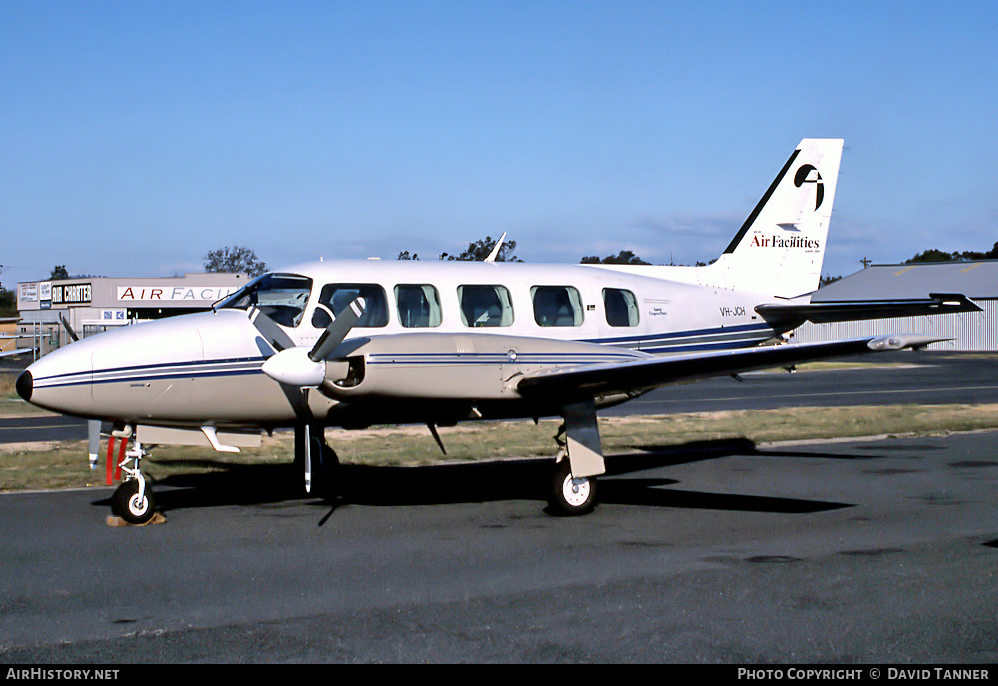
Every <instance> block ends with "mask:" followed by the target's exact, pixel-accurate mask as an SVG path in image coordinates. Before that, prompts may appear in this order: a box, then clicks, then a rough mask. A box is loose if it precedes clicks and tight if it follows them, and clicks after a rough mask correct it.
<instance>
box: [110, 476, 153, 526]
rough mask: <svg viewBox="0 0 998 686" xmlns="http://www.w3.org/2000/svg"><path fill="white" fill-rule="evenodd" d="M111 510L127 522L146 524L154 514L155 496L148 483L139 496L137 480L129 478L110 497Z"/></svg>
mask: <svg viewBox="0 0 998 686" xmlns="http://www.w3.org/2000/svg"><path fill="white" fill-rule="evenodd" d="M111 511H112V512H114V514H116V515H117V516H119V517H121V518H122V519H124V520H125V521H126V522H128V523H129V524H146V523H147V522H149V520H151V519H152V518H153V515H155V514H156V498H155V496H153V492H152V489H151V488H149V484H148V483H147V484H146V487H145V490H144V492H143V494H142V497H141V498H140V497H139V482H138V480H137V479H129V480H128V481H126V482H124V483H123V484H121V485H120V486H118V488H117V489H116V490H115V492H114V495H113V496H112V497H111Z"/></svg>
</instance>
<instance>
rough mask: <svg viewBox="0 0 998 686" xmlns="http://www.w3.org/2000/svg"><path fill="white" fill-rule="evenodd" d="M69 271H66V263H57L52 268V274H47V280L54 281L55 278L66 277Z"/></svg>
mask: <svg viewBox="0 0 998 686" xmlns="http://www.w3.org/2000/svg"><path fill="white" fill-rule="evenodd" d="M68 278H69V272H68V271H66V265H64V264H57V265H56V266H55V267H53V269H52V274H50V275H49V281H55V280H56V279H68Z"/></svg>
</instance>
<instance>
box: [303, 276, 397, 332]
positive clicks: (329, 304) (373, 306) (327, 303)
mask: <svg viewBox="0 0 998 686" xmlns="http://www.w3.org/2000/svg"><path fill="white" fill-rule="evenodd" d="M357 298H363V299H364V314H363V315H361V317H360V319H358V320H357V324H356V325H357V326H361V327H368V328H376V327H381V326H388V297H387V296H386V295H385V289H384V288H382V287H381V286H379V285H378V284H376V283H335V284H334V283H330V284H326V285H325V286H323V287H322V292H321V293H319V302H318V304H316V306H315V312H314V313H313V314H312V326H314V327H315V328H317V329H324V328H326V327H327V326H329V325H330V324H331V323H332V321H333V318H334V317H338V316H339V315H340V313H341V312H343V310H345V309H346V308H347V307H349V306H350V303H352V302H353V301H354V300H356V299H357ZM330 315H332V316H330Z"/></svg>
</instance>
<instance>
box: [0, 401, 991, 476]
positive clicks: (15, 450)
mask: <svg viewBox="0 0 998 686" xmlns="http://www.w3.org/2000/svg"><path fill="white" fill-rule="evenodd" d="M559 424H560V421H559V420H554V419H552V420H542V421H541V422H539V423H538V424H536V425H535V424H534V423H533V422H531V421H507V422H480V423H468V424H461V425H458V426H456V427H441V428H440V429H439V431H440V436H441V439H442V440H443V443H444V446H445V447H446V448H447V454H446V455H442V454H441V453H440V449H439V448H438V447H437V445H436V442H435V441H434V440H433V438H432V437H431V436H430V434H429V431H428V430H427V429H426V428H425V427H376V428H372V429H365V430H360V431H346V430H342V429H327V431H326V440H327V442H328V443H329V445H331V446H332V447H333V448H334V449H335V450H336V452H337V454H338V455H339V457H340V461H341V462H344V463H348V464H358V465H370V466H418V465H428V464H438V463H441V462H445V461H478V460H496V459H503V458H513V457H534V456H554V454H555V452H556V446H555V443H554V440H553V436H554V435H555V433H556V432H557V430H558V426H559ZM599 424H600V434H601V437H602V441H603V449H604V451H605V452H606V453H607V454H608V455H610V454H612V453H621V452H631V451H639V450H654V449H656V448H664V447H670V446H678V445H684V444H688V443H694V442H700V441H713V440H727V439H748V440H750V441H752V442H754V443H756V444H759V443H771V442H777V441H788V440H807V439H833V438H851V437H861V436H880V435H911V434H914V435H925V434H938V433H947V432H960V431H975V430H986V429H998V404H986V405H956V404H954V405H890V406H876V407H864V406H860V407H827V408H812V407H808V408H788V409H780V410H739V411H723V412H692V413H682V414H671V415H645V416H633V417H604V418H600V420H599ZM103 450H106V444H105V445H104V447H103ZM86 453H87V446H86V442H85V441H67V442H59V443H55V442H53V443H32V444H11V445H7V446H0V491H17V490H28V489H31V490H34V489H53V488H69V487H74V488H79V487H87V486H101V485H103V478H104V471H103V457H104V456H103V454H102V456H101V467H100V468H99V469H97V470H95V471H91V470H90V469H89V468H88V467H87V458H86ZM293 454H294V442H293V440H292V437H291V434H290V433H279V434H275V435H274V436H273V437H265V438H264V442H263V445H262V446H261V447H260V448H253V449H244V450H243V451H242V452H240V453H238V454H223V453H215V452H213V451H212V450H211V449H207V448H196V447H182V446H160V447H154V448H153V449H152V451H151V455H150V457H149V459H147V460H145V461H143V471H144V473H146V474H147V475H148V476H149V477H151V478H152V479H153V480H163V479H166V478H168V477H170V476H174V475H185V474H200V473H207V472H212V471H226V470H230V469H232V468H234V467H236V466H238V465H254V464H281V463H290V462H292V460H293ZM611 459H612V458H611Z"/></svg>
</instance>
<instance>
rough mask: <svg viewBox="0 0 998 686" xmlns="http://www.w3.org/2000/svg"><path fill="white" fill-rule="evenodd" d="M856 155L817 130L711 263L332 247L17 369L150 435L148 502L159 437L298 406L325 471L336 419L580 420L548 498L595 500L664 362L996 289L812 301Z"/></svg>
mask: <svg viewBox="0 0 998 686" xmlns="http://www.w3.org/2000/svg"><path fill="white" fill-rule="evenodd" d="M841 156H842V141H841V140H817V139H806V140H804V141H802V142H801V144H800V146H799V147H798V148H797V150H796V151H794V153H793V155H791V157H790V159H789V160H788V161H787V163H786V164H785V165H784V167H783V169H781V170H780V172H779V174H778V175H777V177H776V180H775V181H774V182H773V183H772V185H771V186H770V187H769V189H768V190H767V192H766V194H765V195H764V196H763V198H762V200H761V201H760V202H759V204H758V206H757V207H756V208H755V210H754V211H753V212H752V214H751V215H750V216H749V218H748V220H747V221H746V222H745V224H744V225H743V226H742V227H741V230H740V231H738V234H737V235H736V236H735V237H734V239H733V240H732V241H731V244H730V245H729V246H728V248H727V249H726V250H725V251H724V254H722V255H721V256H720V257H719V258H718V259H717V260H716V261H715V262H714V263H713V264H711V265H709V266H705V267H664V266H641V267H610V266H605V265H530V264H519V263H517V264H511V263H496V262H494V261H491V260H487V261H485V262H477V263H471V262H440V261H433V262H418V261H413V262H408V261H393V262H378V261H358V262H318V263H313V264H307V265H302V266H299V267H296V268H293V269H289V270H287V271H281V272H274V273H269V274H266V275H264V276H262V277H260V278H258V279H256V280H254V281H252V282H250V283H249V284H247V285H246V287H245V288H243V289H242V290H241V291H239V292H237V293H235V294H234V295H232V296H231V297H229V298H228V299H226V300H224V301H223V302H221V303H220V304H218V305H217V306H216V307H215V308H213V311H211V312H205V313H200V314H193V315H184V316H177V317H171V318H167V319H161V320H157V321H152V322H147V323H142V324H138V325H135V326H128V327H124V328H122V329H120V330H116V331H111V332H107V333H102V334H100V335H98V336H94V337H91V338H86V339H84V340H81V341H78V342H75V343H72V344H70V345H68V346H66V347H64V348H62V349H60V350H57V351H55V352H53V353H51V354H49V355H47V356H46V357H43V358H42V359H40V360H38V361H37V362H35V363H34V364H32V365H31V366H30V367H28V369H27V370H26V371H25V372H24V373H23V374H22V375H21V376H20V377H19V379H18V381H17V390H18V392H19V393H20V395H21V396H22V397H23V398H24V399H25V400H29V401H30V402H32V403H34V404H35V405H38V406H40V407H43V408H48V409H50V410H55V411H57V412H61V413H65V414H69V415H75V416H78V417H84V418H87V419H89V420H91V427H92V429H91V450H90V452H91V455H92V461H93V460H94V459H95V456H96V452H97V449H96V447H94V442H95V439H94V433H95V432H99V420H104V421H108V422H112V423H113V424H114V426H115V428H116V430H115V432H114V435H115V436H118V437H122V438H126V437H132V438H133V439H134V440H135V443H136V446H135V448H134V449H133V450H132V451H130V452H129V453H128V455H129V456H130V457H127V458H124V459H123V460H122V466H123V467H124V471H125V473H126V476H127V480H126V481H125V482H124V483H123V484H122V485H121V487H119V489H118V491H117V492H116V493H115V497H114V498H113V499H112V500H113V502H114V503H115V504H114V506H113V508H114V510H115V511H116V512H118V513H119V514H120V515H121V516H122V517H123V518H125V519H126V520H127V521H131V522H143V521H147V520H148V519H149V518H150V517H151V516H152V514H153V511H154V503H153V494H152V491H151V489H150V487H149V484H147V483H146V480H145V479H144V478H143V475H142V473H141V471H140V469H139V459H140V458H141V457H142V454H143V451H142V448H141V445H142V443H145V444H147V445H148V444H162V443H193V442H196V441H193V440H191V439H192V438H196V439H198V440H200V441H202V442H203V444H204V445H208V444H210V445H212V446H213V447H214V448H215V449H216V450H220V451H233V450H238V448H237V447H236V446H237V445H239V444H243V445H245V443H243V442H242V441H243V439H245V438H246V435H247V433H251V434H253V435H255V438H256V440H257V441H258V440H259V438H260V433H261V430H273V429H275V428H279V427H294V430H295V438H296V440H295V455H296V461H300V463H301V464H302V466H303V468H304V473H305V487H306V489H311V488H312V487H313V482H317V483H315V484H314V485H316V486H317V485H318V484H319V483H322V484H324V485H328V484H329V481H330V478H331V476H332V471H333V468H334V467H335V464H336V457H335V454H334V453H333V452H332V451H331V450H330V448H329V447H328V446H327V445H326V444H325V441H324V438H323V435H324V434H323V431H324V429H325V427H327V426H341V427H347V428H350V427H363V426H369V425H371V424H398V423H417V422H418V423H423V424H426V425H427V426H428V427H429V428H430V431H431V432H432V433H433V435H434V437H435V438H437V440H438V442H439V437H438V436H437V432H436V427H437V426H441V425H452V424H454V423H455V422H459V421H466V420H474V419H496V418H513V417H523V418H535V419H536V418H538V417H543V416H560V417H563V418H564V422H565V424H564V440H559V443H560V444H561V445H562V449H561V450H559V452H558V458H557V460H556V469H555V471H554V478H553V481H552V489H551V504H552V506H553V507H555V508H557V510H559V511H561V512H563V513H568V514H582V513H585V512H588V511H589V510H591V509H592V508H593V506H594V503H595V496H596V482H595V479H594V477H596V476H598V475H599V474H602V473H604V459H603V456H602V451H601V447H600V437H599V429H598V426H597V421H596V411H597V409H598V408H600V407H604V406H607V405H611V404H615V403H620V402H624V401H626V400H629V399H631V398H634V397H636V396H638V395H641V394H642V393H644V392H646V391H648V390H650V389H652V388H655V387H657V386H662V385H665V384H670V383H675V382H681V381H689V380H695V379H701V378H705V377H711V376H719V375H729V374H730V375H736V374H737V373H739V372H743V371H746V370H750V369H757V368H767V367H781V366H782V367H789V366H791V365H794V364H796V363H800V362H806V361H809V360H816V359H821V358H828V357H834V356H841V355H849V354H855V353H868V352H873V351H878V350H897V349H900V348H904V347H909V346H923V345H926V344H928V343H929V342H932V341H933V340H937V339H928V338H925V337H915V336H890V337H884V338H872V339H861V340H843V341H833V342H827V343H813V344H787V345H779V344H774V343H782V342H783V338H782V335H783V334H785V333H786V332H788V331H791V330H793V329H794V328H796V327H797V326H799V325H800V324H802V323H803V322H805V321H813V322H825V321H836V320H846V319H863V318H867V317H882V316H891V315H898V316H901V315H912V314H933V313H942V312H955V311H973V310H977V309H978V308H977V307H976V305H974V304H973V303H971V302H970V301H969V300H967V299H966V298H965V297H964V296H960V295H933V296H931V297H930V298H929V299H924V300H914V301H911V300H909V301H894V302H886V301H875V302H870V303H866V304H861V305H857V304H855V303H832V304H829V303H820V304H811V303H810V295H809V294H810V293H811V292H812V291H814V290H815V289H817V287H818V282H819V277H820V273H821V265H822V256H823V253H824V250H825V241H826V238H827V236H828V222H829V218H830V217H831V214H832V202H833V200H834V197H835V185H836V180H837V177H838V170H839V162H840V159H841ZM490 257H494V253H493V255H492V256H490ZM767 344H769V345H767ZM97 440H99V433H98V439H97ZM441 447H443V446H441ZM130 459H131V460H134V463H133V465H134V466H132V467H128V466H127V464H128V463H129V460H130Z"/></svg>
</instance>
